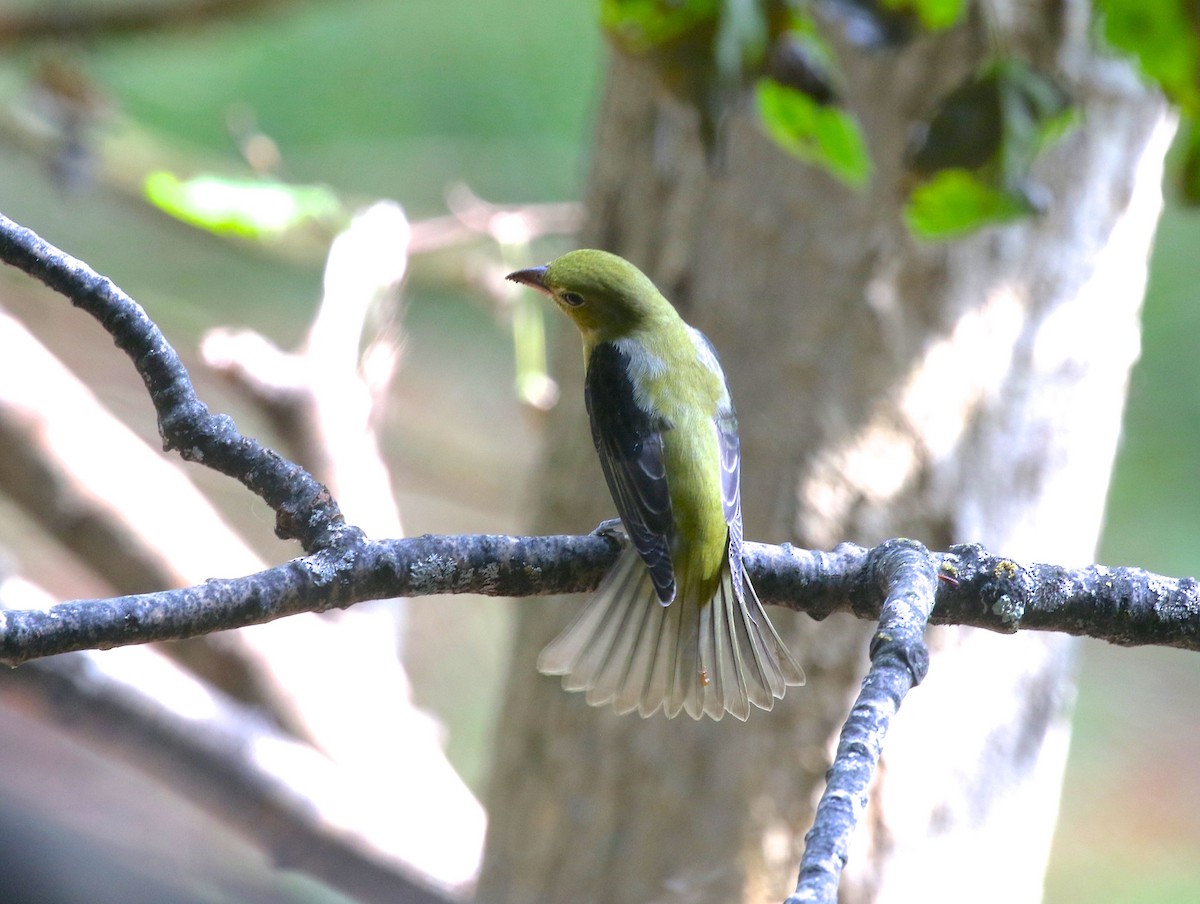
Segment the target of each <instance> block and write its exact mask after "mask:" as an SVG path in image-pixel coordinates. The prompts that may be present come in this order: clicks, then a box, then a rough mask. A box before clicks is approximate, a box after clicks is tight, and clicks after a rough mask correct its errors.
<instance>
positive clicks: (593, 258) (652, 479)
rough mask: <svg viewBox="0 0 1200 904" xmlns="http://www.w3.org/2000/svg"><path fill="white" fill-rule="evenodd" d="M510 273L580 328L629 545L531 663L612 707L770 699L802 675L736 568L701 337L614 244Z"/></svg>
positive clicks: (729, 452) (650, 709)
mask: <svg viewBox="0 0 1200 904" xmlns="http://www.w3.org/2000/svg"><path fill="white" fill-rule="evenodd" d="M509 278H510V279H512V280H515V281H517V282H521V283H524V284H526V285H529V286H532V287H533V288H536V289H538V290H539V291H541V292H544V293H545V294H547V295H549V296H550V297H551V298H552V299H554V301H555V303H556V304H557V305H558V306H559V308H561V309H562V310H563V311H564V312H565V313H566V314H567V315H568V316H569V317H570V318H571V320H572V321H573V322H574V323H575V325H576V326H577V327H578V328H579V331H580V333H581V334H582V336H583V351H584V363H585V368H586V398H587V403H588V414H589V417H590V420H591V424H592V436H593V439H594V441H595V445H596V451H597V454H598V455H599V457H600V463H601V466H602V468H603V470H604V476H605V479H606V481H607V482H608V486H609V490H610V492H611V493H612V496H613V500H614V502H615V503H616V505H617V510H618V512H619V514H620V515H621V520H622V522H623V523H624V526H625V529H626V531H627V532H628V533H629V535H630V538H631V541H632V546H631V547H630V548H629V549H627V550H625V551H624V552H623V553H622V555H621V558H620V559H619V560H618V562H617V564H616V565H615V566H614V567H613V569H612V571H611V572H610V573H609V575H608V576H607V577H606V578H605V581H604V583H603V584H602V585H601V587H600V589H599V590H598V591H597V592H596V594H595V596H593V597H592V599H591V600H590V601H589V602H588V603H587V604H586V605H585V607H584V609H583V611H582V612H581V613H580V615H579V616H578V617H577V619H576V620H575V622H574V623H572V625H571V626H570V627H568V628H567V630H566V631H564V632H563V633H562V634H561V635H560V636H559V637H558V638H557V639H556V640H555V641H554V642H552V643H551V644H550V645H549V646H548V647H547V648H546V649H545V650H544V651H543V653H542V655H541V657H540V658H539V660H538V668H539V669H540V670H541V671H543V672H546V673H547V674H559V675H563V676H564V677H563V686H564V687H566V688H567V689H568V690H580V691H585V692H586V694H587V700H588V702H589V703H592V704H595V705H604V704H608V703H612V704H613V705H614V707H615V708H616V709H617V711H618V712H630V711H632V710H635V709H636V710H638V712H640V713H641V714H642V715H643V716H649V715H651V714H652V713H654V712H655V711H657V710H658V709H659V708H660V707H661V708H662V709H663V710H664V711H665V713H666V715H667V716H668V717H671V716H675V715H677V714H678V713H679V712H680V711H684V712H687V713H688V715H690V716H692V717H693V718H700V717H701V716H703V715H707V716H710V717H712V718H714V719H719V718H721V716H722V715H723V714H724V713H726V712H729V713H732V714H733V715H734V716H736V717H738V718H741V719H744V718H746V716H747V715H748V714H749V712H750V706H751V704H753V705H755V706H759V707H761V708H763V709H770V708H771V706H772V705H773V703H774V701H775V699H776V698H778V697H781V696H783V692H784V689H785V688H786V687H787V686H788V685H795V684H803V683H804V673H803V671H802V670H801V669H800V667H799V665H797V664H796V662H795V660H794V659H792V657H791V654H790V653H789V652H788V651H787V648H786V647H785V646H784V645H783V643H782V641H780V639H779V637H778V635H777V634H776V633H775V630H774V628H772V626H771V624H770V622H769V621H768V619H767V616H766V613H765V612H764V611H763V607H762V605H761V604H760V603H759V601H758V599H757V597H756V596H755V595H754V592H753V588H752V587H751V586H750V584H749V581H748V580H747V579H746V577H745V574H744V571H743V568H742V560H741V556H742V516H741V503H740V487H739V464H740V459H739V449H738V437H737V424H736V420H735V418H734V414H733V406H732V403H731V402H730V399H729V392H728V389H727V387H726V384H725V376H724V374H723V373H722V372H721V368H720V365H719V364H718V363H717V358H716V353H715V352H714V351H713V350H712V346H711V345H710V344H709V342H708V340H707V339H705V338H704V337H703V336H702V335H701V334H700V333H699V332H698V331H696V330H694V329H693V328H692V327H690V326H688V325H687V324H686V323H684V321H683V320H682V319H681V318H680V317H679V315H678V313H676V311H675V309H674V308H673V307H672V306H671V304H670V303H669V302H668V301H667V300H666V299H665V298H664V297H663V296H662V295H661V293H659V291H658V290H657V289H656V288H655V286H654V284H653V283H652V282H651V281H650V280H649V279H648V278H647V277H646V276H645V275H644V274H643V273H642V272H641V271H640V270H638V269H637V268H636V267H634V266H633V265H632V264H630V263H629V262H627V261H625V260H623V259H622V258H619V257H617V256H616V255H612V254H608V253H607V252H604V251H595V250H581V251H573V252H570V253H568V254H565V255H563V256H562V257H560V258H558V259H557V260H555V261H552V262H551V263H550V264H547V265H546V266H545V267H535V268H532V269H529V270H521V271H518V272H517V273H513V274H510V276H509Z"/></svg>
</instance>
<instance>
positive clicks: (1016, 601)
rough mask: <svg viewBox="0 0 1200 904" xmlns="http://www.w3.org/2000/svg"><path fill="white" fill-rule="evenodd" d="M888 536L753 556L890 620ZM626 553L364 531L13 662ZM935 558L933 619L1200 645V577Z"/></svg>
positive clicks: (851, 607)
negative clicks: (884, 584) (879, 569)
mask: <svg viewBox="0 0 1200 904" xmlns="http://www.w3.org/2000/svg"><path fill="white" fill-rule="evenodd" d="M891 542H893V543H895V542H897V541H891ZM887 548H889V546H888V544H884V545H883V546H881V547H877V548H876V549H874V550H871V549H864V548H862V547H859V546H853V545H850V544H845V545H842V546H839V547H838V548H837V549H836V550H834V551H833V552H819V551H812V550H805V549H797V548H795V547H792V546H769V545H766V544H762V543H749V544H747V555H746V563H747V567H748V569H749V572H750V576H751V578H752V579H753V580H754V582H755V587H756V588H757V590H758V593H759V596H760V597H761V598H762V600H763V602H764V603H768V604H773V605H781V606H786V607H788V608H791V609H795V610H797V611H800V612H806V613H808V614H809V615H811V616H812V617H814V618H817V619H822V618H825V617H826V616H828V615H830V614H831V613H833V612H850V613H852V614H854V615H856V616H858V617H859V618H865V619H872V620H877V619H879V618H880V617H881V615H882V612H883V608H884V605H885V598H884V594H883V593H882V592H881V591H880V590H879V587H878V583H877V578H876V573H875V567H874V565H873V564H872V563H873V561H874V557H875V556H877V555H878V554H879V550H883V549H887ZM616 552H617V550H616V545H615V544H614V542H613V541H611V540H609V539H606V538H605V537H602V536H597V535H587V536H578V537H576V536H553V537H510V536H498V535H488V534H485V535H463V536H433V535H427V536H423V537H413V538H410V539H403V540H375V541H372V540H365V539H361V540H359V541H358V542H357V543H356V544H354V545H350V546H345V547H341V548H338V549H327V550H322V551H321V552H318V553H315V554H313V555H310V556H304V557H302V558H298V559H293V560H292V561H290V562H286V563H284V564H283V565H278V566H276V567H274V568H270V569H267V570H266V571H260V572H258V573H257V574H252V575H247V576H245V577H240V578H223V579H214V580H210V581H207V582H205V583H203V584H200V585H197V586H195V587H188V588H185V589H182V590H164V591H160V592H157V593H144V594H137V595H133V596H120V597H114V598H112V599H103V600H74V601H71V602H65V603H60V604H58V605H56V606H53V607H51V608H50V609H45V610H43V609H29V610H16V611H8V612H0V663H4V664H7V665H19V664H20V663H22V662H26V661H28V660H30V659H38V658H41V657H43V656H52V655H54V654H56V653H65V652H69V651H73V650H87V649H108V648H110V647H117V646H124V645H127V644H135V643H147V642H150V641H158V640H177V639H180V638H185V637H193V636H195V635H198V634H206V633H209V632H212V631H221V630H226V629H229V628H238V627H243V626H245V625H255V624H262V623H263V622H268V621H273V620H274V619H277V618H282V617H283V616H285V615H294V614H296V613H298V612H323V611H325V610H327V609H332V608H344V607H346V606H350V605H353V604H354V603H359V602H363V601H365V600H373V599H384V598H388V597H395V596H429V595H436V594H455V593H475V594H482V595H486V596H505V597H524V596H545V595H549V594H555V593H582V592H586V591H588V590H592V589H594V588H595V587H596V585H597V584H599V582H600V579H601V577H603V575H604V573H605V571H606V570H607V569H608V567H609V566H610V565H611V564H612V563H613V561H615V558H616ZM925 557H926V559H927V561H928V563H929V567H931V568H933V569H935V570H936V573H937V575H938V582H937V589H936V594H935V602H934V609H933V615H932V617H931V618H930V622H931V623H932V624H959V625H971V626H974V627H979V628H987V629H989V630H992V631H999V632H1002V633H1014V632H1016V631H1017V630H1019V629H1022V628H1024V629H1033V630H1040V631H1062V632H1065V633H1068V634H1077V635H1082V636H1086V637H1093V638H1096V639H1098V640H1107V641H1110V642H1112V643H1118V644H1122V645H1126V646H1132V645H1139V644H1154V645H1160V646H1173V647H1180V648H1182V649H1190V650H1200V585H1198V584H1197V582H1196V581H1195V580H1193V579H1192V578H1182V579H1174V578H1167V577H1162V576H1160V575H1154V574H1150V573H1149V572H1146V571H1142V570H1141V569H1136V568H1111V569H1110V568H1104V567H1102V566H1089V567H1087V568H1082V569H1077V570H1068V569H1064V568H1058V567H1056V566H1051V565H1022V564H1020V563H1017V562H1015V561H1013V560H1012V559H1007V558H1001V557H997V556H990V555H988V554H987V553H986V552H984V550H983V549H982V548H980V547H978V546H960V547H955V548H954V549H953V550H951V551H950V552H946V553H926V554H925Z"/></svg>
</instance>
